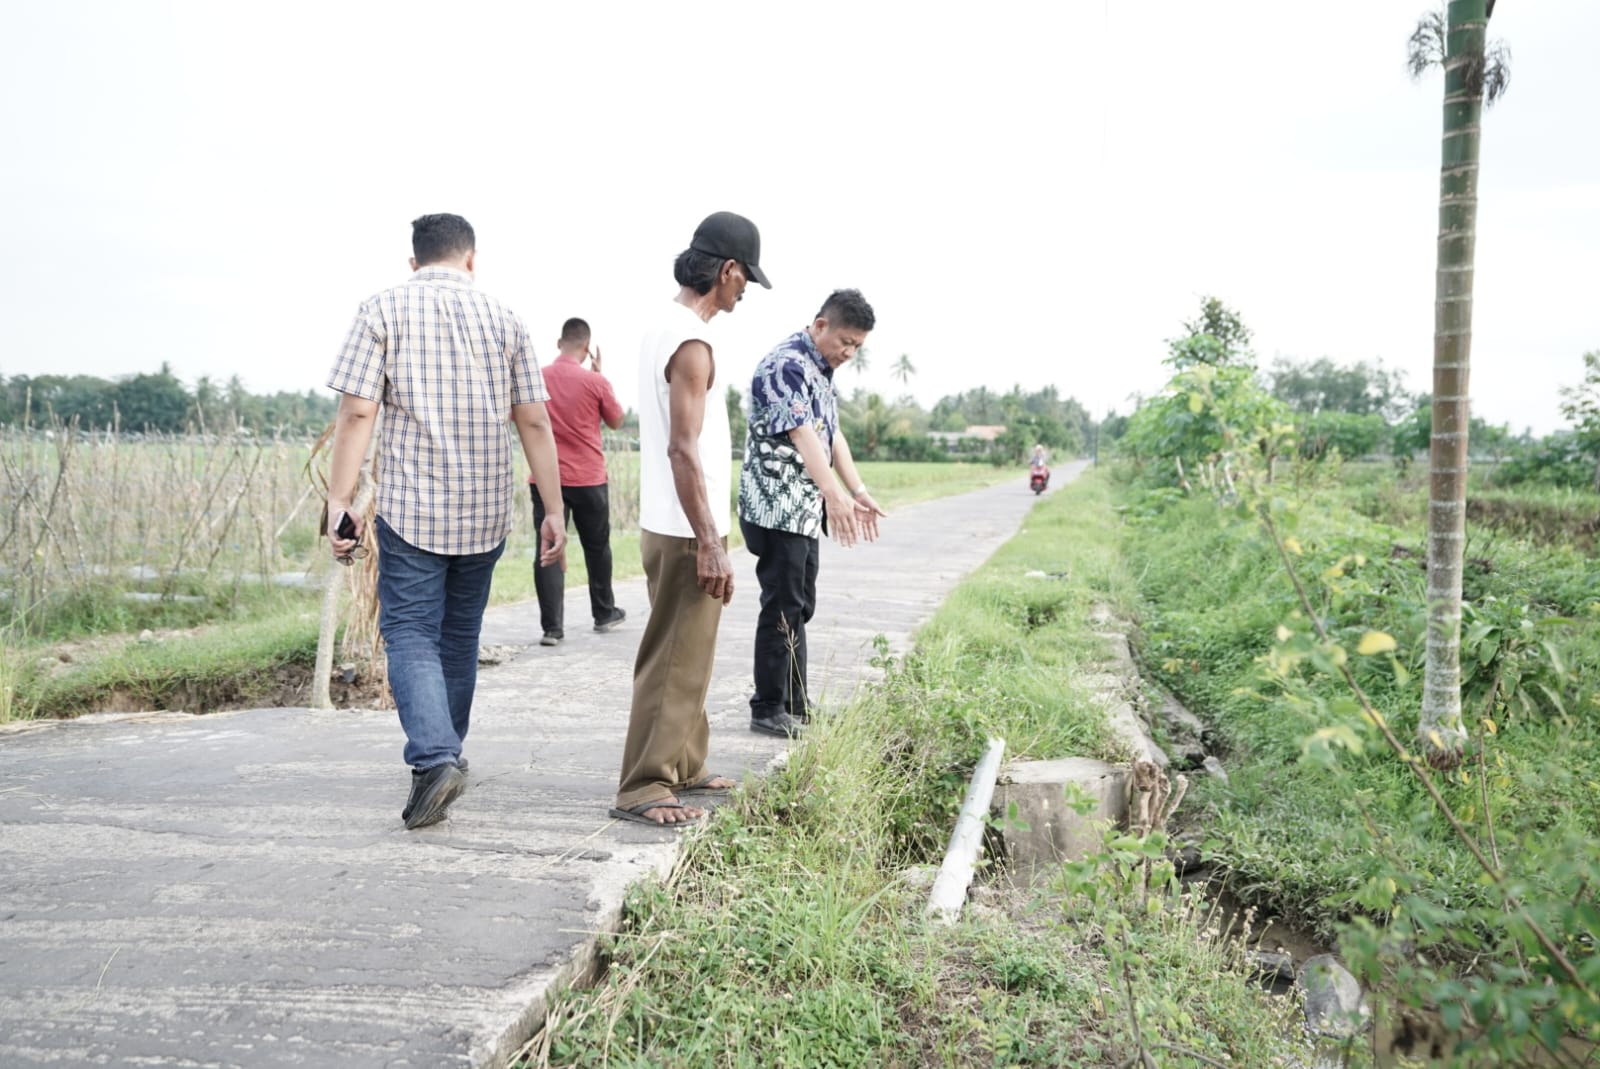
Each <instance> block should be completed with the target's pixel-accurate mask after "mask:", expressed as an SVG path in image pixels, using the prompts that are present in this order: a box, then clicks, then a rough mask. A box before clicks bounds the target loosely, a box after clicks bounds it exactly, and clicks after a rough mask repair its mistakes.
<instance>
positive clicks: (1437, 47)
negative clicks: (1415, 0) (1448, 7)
mask: <svg viewBox="0 0 1600 1069" xmlns="http://www.w3.org/2000/svg"><path fill="white" fill-rule="evenodd" d="M1442 66H1444V9H1443V8H1440V9H1438V10H1437V11H1430V12H1428V13H1427V14H1426V15H1423V16H1422V18H1420V19H1418V20H1417V28H1416V29H1415V30H1412V31H1411V39H1410V40H1409V41H1407V42H1406V69H1407V70H1408V71H1410V72H1411V77H1413V78H1421V77H1422V76H1423V75H1424V74H1426V73H1428V70H1429V69H1430V68H1432V67H1442Z"/></svg>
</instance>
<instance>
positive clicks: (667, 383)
mask: <svg viewBox="0 0 1600 1069" xmlns="http://www.w3.org/2000/svg"><path fill="white" fill-rule="evenodd" d="M760 259H761V234H760V232H759V231H758V230H757V229H756V225H755V224H754V223H752V222H751V221H750V220H748V219H746V218H745V217H744V216H742V215H735V214H733V213H732V212H716V213H714V214H712V215H709V216H707V217H706V218H705V220H704V221H703V222H701V224H700V226H699V227H698V228H697V229H696V230H695V232H694V238H693V239H692V240H691V241H690V243H689V247H688V248H687V249H685V250H684V251H683V252H681V253H679V254H678V259H677V261H676V262H675V263H674V264H673V266H672V274H673V278H674V279H675V280H676V281H677V283H678V295H677V297H675V298H674V299H673V301H672V302H671V303H669V304H667V305H666V306H665V307H663V308H662V309H661V313H660V314H661V319H660V322H659V325H658V326H657V327H656V328H655V329H652V330H650V331H647V332H646V334H645V338H644V344H643V346H642V348H641V349H640V353H639V527H640V534H639V551H640V555H641V556H642V557H643V558H644V571H645V580H646V585H647V588H648V590H649V594H650V618H649V620H648V621H647V622H646V624H645V628H644V634H643V635H642V636H641V637H640V639H639V654H638V658H637V660H636V661H635V662H634V669H633V707H632V711H631V713H630V716H629V720H628V737H627V741H626V742H625V743H624V745H623V753H622V776H621V781H620V783H619V785H618V788H617V804H616V806H615V807H614V808H613V809H612V810H611V815H612V816H613V817H616V818H618V819H621V820H631V821H636V822H638V823H642V824H657V825H682V824H687V823H690V822H692V821H695V820H699V819H700V818H701V817H703V816H704V815H705V813H704V810H701V809H698V808H695V807H693V806H690V805H686V804H684V801H683V799H685V798H695V797H705V796H707V795H715V794H717V793H719V792H725V791H727V790H729V789H731V788H732V786H733V783H732V781H731V780H728V779H725V778H724V777H721V776H717V775H714V774H712V773H711V772H709V771H708V770H707V768H706V752H707V748H708V746H709V743H710V737H711V725H710V724H709V723H708V722H707V720H706V711H705V702H706V691H707V690H708V689H709V688H710V686H711V667H712V659H713V657H714V655H715V653H716V644H717V625H718V623H720V621H721V619H722V607H723V606H724V605H726V604H727V603H728V602H729V600H731V599H732V597H733V564H732V563H731V562H730V561H729V559H728V531H729V529H730V528H731V526H732V523H731V517H730V516H729V506H730V501H731V495H732V476H731V473H732V466H731V464H730V463H729V461H730V458H731V456H732V448H731V443H730V441H729V435H728V410H727V406H726V405H724V404H723V403H722V401H721V399H720V398H719V397H717V396H715V395H713V393H712V391H713V390H714V389H719V388H720V387H718V384H717V377H716V370H717V369H716V355H717V353H716V350H717V344H716V334H717V331H716V330H715V329H714V328H713V327H712V325H711V323H712V320H713V319H714V318H715V317H716V316H717V315H718V313H721V312H731V311H733V309H734V307H735V306H736V305H737V304H738V303H739V301H740V300H741V299H742V298H743V296H744V290H745V286H746V285H748V284H749V283H750V282H756V283H759V284H760V285H762V286H764V287H766V288H767V289H771V288H772V283H770V282H769V281H767V276H766V273H765V272H763V271H762V270H761V266H760V262H759V261H760ZM724 381H726V380H724Z"/></svg>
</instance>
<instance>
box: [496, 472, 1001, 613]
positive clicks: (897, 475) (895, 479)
mask: <svg viewBox="0 0 1600 1069" xmlns="http://www.w3.org/2000/svg"><path fill="white" fill-rule="evenodd" d="M607 463H608V464H609V465H610V467H611V472H612V474H613V476H614V477H615V478H616V479H617V480H618V486H619V487H621V488H623V490H624V491H625V490H626V489H627V488H629V487H635V488H636V487H637V483H638V474H637V472H638V463H639V458H638V454H637V453H627V454H621V455H620V459H619V456H612V457H610V458H608V460H607ZM856 467H857V468H858V470H859V471H860V472H861V477H862V478H863V479H865V480H866V482H867V485H868V486H869V487H871V489H872V495H873V499H874V500H876V501H877V502H878V504H879V505H881V506H883V508H884V510H885V511H886V512H889V513H890V520H889V521H886V522H893V513H894V510H895V509H897V508H900V507H901V506H903V505H913V504H916V503H917V502H920V501H929V500H932V499H934V498H940V497H949V496H950V495H952V494H962V493H966V492H967V491H969V490H978V489H981V488H983V487H985V486H992V485H994V484H995V483H997V482H1003V481H1005V480H1007V479H1013V478H1018V477H1019V476H1018V475H1017V473H1016V471H1015V470H1013V469H1009V468H996V467H995V466H994V465H992V464H912V463H902V462H898V461H863V462H861V463H860V464H858V465H856ZM630 480H631V481H630ZM634 492H635V493H637V489H635V490H634ZM738 495H739V462H738V461H735V462H734V463H733V492H732V496H733V501H732V504H731V505H730V508H731V509H732V510H733V515H734V517H735V521H734V524H733V530H732V531H731V532H730V533H729V535H728V543H729V545H733V546H738V545H742V544H743V538H742V537H741V536H740V534H739V524H738V520H737V517H738V509H739V500H738ZM517 505H518V507H519V508H520V509H521V511H520V512H519V513H518V521H519V522H518V526H517V529H516V530H515V531H513V532H512V535H511V540H510V541H509V542H508V543H507V545H506V552H505V556H503V557H502V558H501V559H500V563H499V564H497V565H496V566H495V570H494V586H493V588H492V589H491V590H490V594H489V600H490V602H491V603H492V604H495V605H502V604H505V603H506V602H512V601H526V600H528V599H529V598H532V597H533V596H534V590H533V560H534V556H535V552H536V549H535V538H534V534H533V517H532V509H531V507H530V506H529V505H528V503H527V496H526V493H525V492H524V493H521V494H519V496H518V498H517ZM632 512H636V508H635V509H633V510H632ZM613 513H621V515H614V516H613V519H612V528H611V568H612V573H611V574H612V578H613V579H619V580H620V579H628V578H631V577H633V576H636V575H641V574H643V567H642V565H641V564H640V561H639V533H638V531H637V530H636V529H625V528H623V527H622V525H621V521H622V520H623V519H624V518H625V517H626V516H627V515H630V514H631V512H629V511H625V510H624V509H621V508H618V507H617V506H616V505H615V503H614V504H613ZM588 576H589V571H588V568H587V567H586V566H585V564H584V560H583V548H582V547H581V546H579V545H578V541H577V532H576V531H574V530H571V529H570V528H569V530H568V545H567V574H566V582H567V586H568V587H569V588H576V587H581V586H583V585H584V584H585V583H587V582H588V581H589V579H588Z"/></svg>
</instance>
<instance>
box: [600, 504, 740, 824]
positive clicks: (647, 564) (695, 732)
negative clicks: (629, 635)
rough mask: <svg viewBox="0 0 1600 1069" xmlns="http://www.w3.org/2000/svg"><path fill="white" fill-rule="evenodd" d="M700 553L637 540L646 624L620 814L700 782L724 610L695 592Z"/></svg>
mask: <svg viewBox="0 0 1600 1069" xmlns="http://www.w3.org/2000/svg"><path fill="white" fill-rule="evenodd" d="M724 545H726V542H724ZM698 548H699V544H698V542H696V540H695V539H693V538H675V537H673V536H671V535H663V534H657V533H655V532H654V531H641V532H639V553H640V556H642V557H643V558H644V575H645V585H646V587H647V589H648V590H649V593H650V619H649V620H648V621H647V622H646V623H645V626H644V634H643V635H642V636H640V639H639V656H638V659H637V660H636V661H634V665H633V710H632V712H631V714H630V715H629V718H628V738H627V741H626V742H625V743H624V744H623V748H622V780H621V784H620V786H619V787H618V788H617V806H618V808H621V809H627V808H629V807H631V806H637V805H639V804H640V803H641V802H659V801H661V800H662V799H663V798H669V797H671V796H672V794H673V792H674V791H676V790H678V789H679V788H681V787H687V786H689V785H690V784H691V783H695V782H696V781H698V780H700V779H701V778H703V777H704V776H705V775H706V751H707V749H708V748H709V744H710V741H711V724H710V722H709V721H708V720H707V719H706V692H707V691H708V690H709V689H710V688H711V665H712V661H713V659H714V658H715V656H716V652H717V625H718V624H719V623H720V622H721V621H722V602H721V601H720V600H719V599H716V598H712V597H708V596H706V593H705V591H703V590H701V589H700V584H699V582H698V578H697V577H698V573H697V572H696V570H695V553H696V551H697V549H698Z"/></svg>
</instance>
